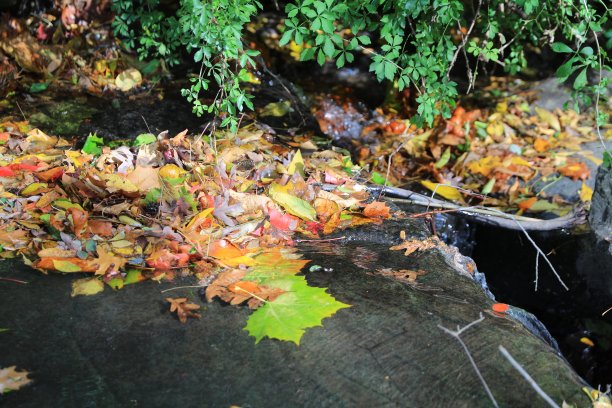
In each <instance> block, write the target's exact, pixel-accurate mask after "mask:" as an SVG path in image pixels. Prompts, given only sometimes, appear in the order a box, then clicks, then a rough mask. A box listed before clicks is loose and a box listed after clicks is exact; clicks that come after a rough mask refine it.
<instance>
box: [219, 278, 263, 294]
mask: <svg viewBox="0 0 612 408" xmlns="http://www.w3.org/2000/svg"><path fill="white" fill-rule="evenodd" d="M227 288H228V289H229V290H230V291H231V292H234V293H240V294H244V293H245V292H246V293H257V292H259V287H258V286H257V284H256V283H255V282H252V281H240V282H236V283H233V284H231V285H229V286H228V287H227Z"/></svg>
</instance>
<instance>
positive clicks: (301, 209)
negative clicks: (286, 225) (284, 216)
mask: <svg viewBox="0 0 612 408" xmlns="http://www.w3.org/2000/svg"><path fill="white" fill-rule="evenodd" d="M270 198H271V199H272V200H274V201H276V203H277V204H279V205H281V206H282V207H283V208H284V209H285V210H286V211H287V212H288V213H289V214H292V215H295V216H296V217H300V218H301V219H303V220H308V221H316V220H317V211H316V210H315V209H314V208H313V207H312V206H311V205H310V204H308V202H307V201H304V200H302V199H301V198H299V197H296V196H292V195H291V194H287V193H281V192H276V191H274V192H273V190H272V189H270Z"/></svg>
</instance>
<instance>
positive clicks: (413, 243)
mask: <svg viewBox="0 0 612 408" xmlns="http://www.w3.org/2000/svg"><path fill="white" fill-rule="evenodd" d="M439 244H440V241H439V239H438V238H436V237H430V238H427V239H425V240H418V239H410V240H407V241H404V242H403V243H401V244H399V245H395V246H392V247H391V248H389V249H390V250H392V251H399V250H405V251H406V252H404V255H405V256H410V255H411V254H413V253H414V252H416V251H426V250H428V249H432V248H435V247H436V246H438V245H439Z"/></svg>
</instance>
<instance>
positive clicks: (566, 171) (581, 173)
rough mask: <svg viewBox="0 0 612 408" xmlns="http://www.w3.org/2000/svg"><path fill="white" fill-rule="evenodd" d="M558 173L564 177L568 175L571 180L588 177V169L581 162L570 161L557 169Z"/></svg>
mask: <svg viewBox="0 0 612 408" xmlns="http://www.w3.org/2000/svg"><path fill="white" fill-rule="evenodd" d="M558 170H559V173H561V174H562V175H564V176H565V177H570V178H571V179H572V180H574V181H575V180H578V179H582V180H586V179H587V178H589V174H590V171H589V169H588V168H587V166H586V164H584V163H583V162H579V161H576V162H572V163H568V164H567V165H565V166H563V167H561V168H559V169H558Z"/></svg>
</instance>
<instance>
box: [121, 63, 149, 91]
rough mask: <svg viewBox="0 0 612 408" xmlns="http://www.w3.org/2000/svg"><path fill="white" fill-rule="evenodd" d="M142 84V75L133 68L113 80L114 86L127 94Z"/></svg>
mask: <svg viewBox="0 0 612 408" xmlns="http://www.w3.org/2000/svg"><path fill="white" fill-rule="evenodd" d="M141 83H142V75H141V74H140V71H138V70H137V69H135V68H128V69H126V70H125V71H123V72H121V73H120V74H119V75H117V77H116V78H115V85H117V88H119V89H120V90H121V91H123V92H127V91H129V90H130V89H132V88H135V87H137V86H138V85H140V84H141Z"/></svg>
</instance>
